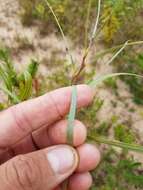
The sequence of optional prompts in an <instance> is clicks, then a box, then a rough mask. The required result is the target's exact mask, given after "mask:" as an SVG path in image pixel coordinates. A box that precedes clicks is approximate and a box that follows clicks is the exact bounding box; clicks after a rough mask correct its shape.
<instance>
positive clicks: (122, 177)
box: [92, 149, 143, 190]
mask: <svg viewBox="0 0 143 190" xmlns="http://www.w3.org/2000/svg"><path fill="white" fill-rule="evenodd" d="M142 167H143V166H142V165H141V163H138V162H136V161H135V160H134V159H132V158H128V156H127V155H126V154H125V153H120V154H119V153H117V152H116V151H115V150H113V149H109V150H108V151H106V152H105V153H104V156H103V161H102V163H101V164H100V166H99V167H98V168H97V170H96V172H94V171H93V178H94V181H95V185H93V187H92V190H99V189H101V190H113V189H116V190H126V189H139V190H141V189H142V188H143V175H142V174H143V173H142Z"/></svg>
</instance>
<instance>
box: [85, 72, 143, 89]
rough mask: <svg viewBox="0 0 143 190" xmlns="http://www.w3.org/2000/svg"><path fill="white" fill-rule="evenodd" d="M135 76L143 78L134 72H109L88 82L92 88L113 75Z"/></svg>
mask: <svg viewBox="0 0 143 190" xmlns="http://www.w3.org/2000/svg"><path fill="white" fill-rule="evenodd" d="M122 75H125V76H134V77H138V78H143V76H142V75H137V74H133V73H112V74H107V75H101V76H99V77H96V78H95V79H93V80H92V81H90V82H89V83H88V85H89V86H90V87H92V88H94V87H96V86H97V85H99V84H100V83H102V82H104V81H105V80H107V79H108V78H112V77H117V76H122Z"/></svg>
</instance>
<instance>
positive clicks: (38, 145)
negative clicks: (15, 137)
mask: <svg viewBox="0 0 143 190" xmlns="http://www.w3.org/2000/svg"><path fill="white" fill-rule="evenodd" d="M74 126H75V127H74V132H73V139H74V140H73V144H74V146H75V147H76V146H79V145H81V144H83V143H84V142H85V140H86V136H87V130H86V127H85V126H84V125H83V124H82V123H81V122H80V121H78V120H75V125H74ZM66 143H67V120H61V121H59V122H57V123H55V124H53V125H52V126H50V127H48V128H47V127H44V128H41V129H39V130H37V131H35V132H34V133H33V135H32V136H31V135H29V136H26V137H25V138H24V139H22V140H21V141H19V142H17V143H16V144H14V145H12V146H11V148H9V149H7V150H4V151H3V152H2V151H1V152H0V163H1V164H2V163H4V162H6V161H7V160H9V159H11V158H12V157H14V156H16V155H18V154H26V153H29V152H33V151H35V150H37V149H42V148H46V147H48V146H52V145H57V144H66Z"/></svg>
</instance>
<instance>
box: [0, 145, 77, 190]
mask: <svg viewBox="0 0 143 190" xmlns="http://www.w3.org/2000/svg"><path fill="white" fill-rule="evenodd" d="M77 164H78V156H77V153H76V151H75V149H73V148H72V147H70V146H68V145H58V146H53V147H50V148H47V149H44V150H40V151H37V152H33V153H30V154H25V155H19V156H16V157H15V158H13V159H11V160H10V161H8V162H6V163H5V164H3V165H1V166H0V176H1V177H0V184H1V185H0V190H9V189H11V190H23V189H24V190H30V189H34V190H39V189H41V190H45V189H46V190H51V189H53V188H55V187H56V186H58V185H59V184H60V183H61V182H63V181H64V180H65V179H66V178H67V177H69V176H70V175H71V174H72V173H73V171H74V170H75V169H76V167H77Z"/></svg>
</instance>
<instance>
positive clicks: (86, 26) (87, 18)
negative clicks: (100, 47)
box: [84, 0, 92, 49]
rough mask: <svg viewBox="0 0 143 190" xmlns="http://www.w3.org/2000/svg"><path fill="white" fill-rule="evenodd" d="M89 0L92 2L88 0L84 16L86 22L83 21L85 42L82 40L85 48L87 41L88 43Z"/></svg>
mask: <svg viewBox="0 0 143 190" xmlns="http://www.w3.org/2000/svg"><path fill="white" fill-rule="evenodd" d="M91 2H92V1H91V0H89V1H88V8H87V17H86V22H85V42H84V46H85V49H86V48H87V43H88V26H89V19H90V11H91Z"/></svg>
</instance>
